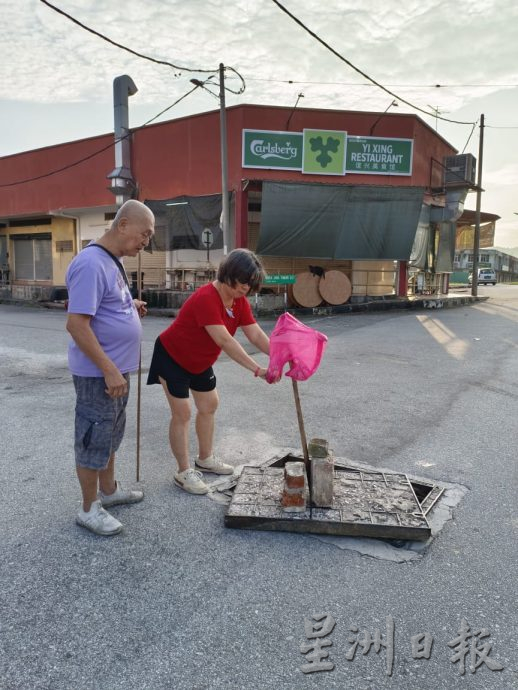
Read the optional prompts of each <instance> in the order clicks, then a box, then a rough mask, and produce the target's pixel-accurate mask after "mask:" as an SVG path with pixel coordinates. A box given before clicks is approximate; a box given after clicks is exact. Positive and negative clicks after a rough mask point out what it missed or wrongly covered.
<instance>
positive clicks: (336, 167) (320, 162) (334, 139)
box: [302, 129, 347, 175]
mask: <svg viewBox="0 0 518 690" xmlns="http://www.w3.org/2000/svg"><path fill="white" fill-rule="evenodd" d="M303 134H304V148H303V156H302V158H303V165H302V172H303V173H310V174H311V173H313V174H317V175H344V174H345V147H346V140H347V132H340V131H336V130H322V129H305V130H304V132H303Z"/></svg>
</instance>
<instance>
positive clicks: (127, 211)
mask: <svg viewBox="0 0 518 690" xmlns="http://www.w3.org/2000/svg"><path fill="white" fill-rule="evenodd" d="M122 218H127V219H128V220H130V221H137V220H141V219H143V218H147V219H151V218H152V219H153V223H154V220H155V217H154V215H153V213H152V211H151V209H149V208H148V207H147V206H146V205H145V204H143V203H142V202H141V201H137V200H136V199H129V200H128V201H125V202H124V203H123V204H122V206H121V207H120V209H119V210H118V211H117V213H116V215H115V218H114V219H113V222H112V224H111V228H110V230H114V229H115V228H117V227H118V225H119V223H120V222H121V220H122Z"/></svg>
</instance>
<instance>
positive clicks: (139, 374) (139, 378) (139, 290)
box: [137, 252, 142, 482]
mask: <svg viewBox="0 0 518 690" xmlns="http://www.w3.org/2000/svg"><path fill="white" fill-rule="evenodd" d="M140 267H141V256H140V252H139V253H138V254H137V297H138V299H139V300H141V299H142V285H141V280H140ZM141 390H142V346H141V347H140V351H139V357H138V372H137V482H139V481H140V395H141Z"/></svg>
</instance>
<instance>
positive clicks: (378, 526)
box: [214, 453, 466, 560]
mask: <svg viewBox="0 0 518 690" xmlns="http://www.w3.org/2000/svg"><path fill="white" fill-rule="evenodd" d="M288 461H299V462H300V461H303V458H302V456H301V455H298V454H296V453H290V454H288V455H284V456H277V457H275V458H272V459H271V460H268V461H266V462H265V463H262V464H261V465H259V466H247V465H245V466H244V467H243V468H242V471H241V475H240V476H239V478H237V479H235V478H234V480H233V481H230V482H228V481H227V484H226V485H225V484H224V483H222V484H220V485H219V487H214V488H215V489H216V490H217V491H222V492H223V493H225V494H226V495H227V497H228V498H229V499H230V504H229V506H228V509H227V512H226V515H225V525H226V526H227V527H232V528H237V529H255V530H267V531H289V532H301V533H308V534H315V535H316V534H318V535H323V536H326V535H327V536H328V537H330V538H332V537H356V538H358V537H360V538H361V539H357V540H349V541H356V543H357V544H358V543H359V542H364V543H367V542H372V543H374V540H383V541H384V543H385V546H384V548H385V550H386V545H388V544H390V545H392V546H393V547H394V548H396V549H397V548H407V549H408V548H413V545H415V549H414V550H415V551H421V552H422V551H423V548H424V547H425V546H426V545H427V544H428V543H430V541H431V539H432V538H433V536H435V535H436V534H437V532H438V531H439V530H440V529H441V528H442V526H443V525H444V523H445V522H446V521H447V520H449V519H450V518H451V510H450V509H451V507H453V505H456V504H457V503H458V502H459V501H460V500H461V498H462V497H463V495H464V493H465V492H466V490H465V489H464V487H460V486H458V485H451V484H444V483H433V482H428V481H426V480H423V479H420V478H419V479H418V478H415V477H411V476H408V475H407V474H404V473H400V472H395V471H392V470H386V469H380V468H376V467H371V466H367V465H364V464H362V465H356V464H349V463H346V462H341V461H340V460H339V459H337V460H336V461H335V472H334V481H333V489H334V490H333V503H332V506H331V507H330V508H321V507H314V506H311V505H310V502H309V499H308V502H307V507H306V510H305V511H304V512H301V513H287V512H285V511H284V510H283V508H282V506H281V494H282V487H283V474H284V469H283V468H284V465H285V463H286V462H288ZM449 488H450V489H451V490H450V492H449V493H450V495H449V498H448V500H446V501H445V500H444V499H445V497H446V495H447V494H448V490H449ZM443 501H444V502H445V504H446V505H445V506H441V503H442V502H443ZM334 543H337V542H334ZM338 544H339V543H337V545H338ZM344 548H347V547H344ZM356 550H360V551H362V549H360V548H357V549H356ZM368 551H369V550H368V549H367V552H368ZM364 552H365V551H364ZM370 555H375V554H370ZM380 557H384V556H380ZM394 560H408V559H405V558H403V559H394Z"/></svg>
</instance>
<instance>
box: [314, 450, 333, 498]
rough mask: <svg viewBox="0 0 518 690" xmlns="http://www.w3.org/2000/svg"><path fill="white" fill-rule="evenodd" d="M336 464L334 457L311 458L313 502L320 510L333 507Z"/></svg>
mask: <svg viewBox="0 0 518 690" xmlns="http://www.w3.org/2000/svg"><path fill="white" fill-rule="evenodd" d="M334 474H335V463H334V458H333V456H332V455H328V456H327V457H325V458H315V457H312V458H311V502H312V504H313V505H314V506H318V507H319V508H330V507H331V506H332V505H333V482H334Z"/></svg>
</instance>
